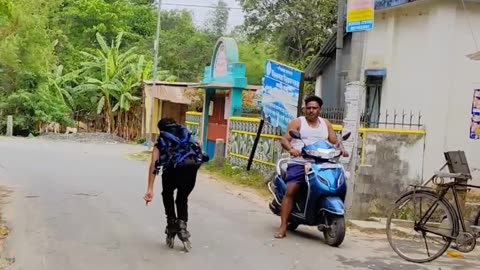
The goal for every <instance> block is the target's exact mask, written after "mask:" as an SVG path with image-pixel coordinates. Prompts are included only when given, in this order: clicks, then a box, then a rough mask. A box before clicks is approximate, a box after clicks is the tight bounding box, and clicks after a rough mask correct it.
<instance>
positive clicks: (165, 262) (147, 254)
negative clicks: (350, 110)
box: [0, 137, 480, 270]
mask: <svg viewBox="0 0 480 270" xmlns="http://www.w3.org/2000/svg"><path fill="white" fill-rule="evenodd" d="M141 150H143V149H142V148H141V147H139V146H131V145H120V144H117V145H107V144H82V143H71V142H69V143H67V142H54V141H47V140H40V139H7V138H1V137H0V181H1V182H0V183H2V184H5V185H7V186H8V187H10V188H12V189H13V190H14V193H13V194H12V197H11V202H10V203H9V204H8V205H7V206H6V209H5V211H6V214H5V216H4V218H5V219H7V222H8V225H9V226H10V227H11V234H10V236H9V238H8V242H7V246H8V247H7V252H8V255H10V256H14V257H15V263H14V264H13V265H12V266H10V267H9V269H14V270H44V269H45V270H64V269H69V270H77V269H78V270H80V269H82V270H85V269H86V270H90V269H103V270H110V269H111V270H127V269H129V270H130V269H142V270H148V269H174V268H176V269H195V270H220V269H221V270H223V269H230V270H237V269H238V270H240V269H241V270H245V269H255V270H263V269H265V270H267V269H268V270H271V269H279V270H283V269H285V270H290V269H305V270H307V269H312V270H313V269H315V270H317V269H407V270H423V269H460V268H462V269H480V267H479V265H478V264H477V265H476V264H475V263H478V260H477V258H478V257H475V256H474V255H472V254H470V255H467V256H466V259H452V258H443V259H441V260H439V261H436V262H434V263H431V264H425V265H415V264H410V263H407V262H405V261H402V260H401V259H398V257H397V256H396V255H395V254H394V253H393V252H392V251H391V249H390V248H389V246H388V244H387V242H386V241H385V240H384V239H383V237H376V238H375V237H368V238H367V237H366V236H360V235H351V234H350V235H347V238H346V240H345V242H344V244H343V245H342V246H341V247H340V248H331V247H329V246H327V245H325V244H323V242H322V241H321V240H322V238H321V236H320V234H319V233H318V232H317V231H315V230H311V229H309V228H300V229H299V232H297V233H290V234H289V235H288V237H287V238H285V239H282V240H274V239H273V234H274V232H275V229H276V228H277V226H278V221H279V220H278V218H277V217H275V216H273V215H272V214H271V213H270V212H269V210H268V207H267V205H266V204H261V203H259V201H258V200H253V199H248V198H251V196H248V197H247V198H246V197H245V196H239V193H241V192H242V191H239V188H237V187H232V186H227V185H226V184H223V183H219V182H217V181H214V180H212V179H209V177H207V176H205V175H201V176H200V177H199V180H198V184H197V186H196V189H195V190H194V192H193V194H192V196H191V200H190V223H189V229H190V231H191V233H192V238H191V240H192V243H193V250H192V251H191V253H188V254H187V253H183V252H182V251H181V248H180V246H179V245H177V246H176V248H175V249H173V250H172V249H168V248H167V247H166V245H165V242H164V238H165V237H164V233H163V230H164V227H165V220H164V215H163V206H162V203H161V194H160V190H161V184H160V182H157V185H156V197H155V200H154V202H153V204H150V205H149V206H148V207H147V206H145V203H144V201H143V199H142V197H143V195H144V192H145V188H146V170H147V163H145V162H140V161H133V160H129V159H128V158H126V154H128V153H135V152H139V151H141ZM477 255H478V254H477ZM440 266H441V267H440Z"/></svg>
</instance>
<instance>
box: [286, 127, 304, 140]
mask: <svg viewBox="0 0 480 270" xmlns="http://www.w3.org/2000/svg"><path fill="white" fill-rule="evenodd" d="M288 134H289V135H290V137H292V138H294V139H297V140H301V139H302V136H301V135H300V132H298V131H297V130H293V129H291V130H289V131H288Z"/></svg>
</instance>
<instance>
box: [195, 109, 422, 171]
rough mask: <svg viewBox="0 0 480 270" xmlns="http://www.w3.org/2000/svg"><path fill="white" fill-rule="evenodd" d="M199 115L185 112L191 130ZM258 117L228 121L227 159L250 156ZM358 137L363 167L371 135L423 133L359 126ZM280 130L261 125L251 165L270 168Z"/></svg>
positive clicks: (197, 124)
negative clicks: (366, 144) (255, 164)
mask: <svg viewBox="0 0 480 270" xmlns="http://www.w3.org/2000/svg"><path fill="white" fill-rule="evenodd" d="M201 116H202V114H201V113H198V112H187V126H188V127H189V128H191V129H194V128H195V127H196V128H197V129H198V127H200V126H201V125H200V122H201ZM259 124H260V119H259V118H249V117H230V118H229V136H228V137H229V139H228V148H227V156H228V157H229V158H234V159H236V160H240V161H242V162H246V161H247V160H248V159H249V153H250V150H251V148H252V146H253V141H254V139H255V137H256V135H257V130H258V125H259ZM333 129H334V130H335V131H336V132H341V131H342V129H343V127H342V126H341V125H333ZM359 133H360V134H359V135H360V149H361V152H360V164H361V165H363V164H365V142H366V138H367V136H368V134H370V133H383V134H399V135H422V136H425V135H426V132H425V131H424V130H403V129H383V128H365V127H361V128H360V130H359ZM281 135H282V134H280V133H279V131H278V130H277V129H275V128H273V127H271V126H269V125H268V124H265V125H264V128H263V132H262V134H261V135H260V141H259V145H258V146H257V151H256V154H255V158H254V160H253V161H254V163H255V162H256V163H258V165H260V167H264V166H267V167H273V166H275V161H276V160H277V159H278V158H279V157H280V155H281V154H282V153H283V152H284V150H283V149H282V148H281V146H280V143H279V142H278V141H279V140H280V139H281V138H282V136H281Z"/></svg>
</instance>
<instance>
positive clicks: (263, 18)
mask: <svg viewBox="0 0 480 270" xmlns="http://www.w3.org/2000/svg"><path fill="white" fill-rule="evenodd" d="M239 2H240V4H241V6H242V7H243V10H244V12H245V13H246V15H245V24H244V29H245V31H246V33H247V34H248V36H249V37H250V39H251V40H260V41H265V40H268V41H271V42H272V43H273V44H275V45H276V46H277V55H278V58H280V59H281V60H282V61H285V62H287V63H290V64H293V65H295V66H296V67H298V68H300V69H303V68H304V67H305V66H306V65H307V64H308V62H309V61H310V59H311V58H312V57H313V56H314V54H315V52H316V50H318V48H319V47H320V46H321V45H322V44H323V43H324V42H325V40H326V39H327V37H328V36H329V35H330V33H331V31H332V26H334V25H335V23H336V14H337V12H336V10H337V1H336V0H298V1H282V0H273V1H271V0H239Z"/></svg>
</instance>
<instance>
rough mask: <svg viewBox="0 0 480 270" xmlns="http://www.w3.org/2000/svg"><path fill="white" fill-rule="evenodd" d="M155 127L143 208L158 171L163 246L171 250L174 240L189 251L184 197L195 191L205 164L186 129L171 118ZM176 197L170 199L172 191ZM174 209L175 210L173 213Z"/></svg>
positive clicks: (149, 195) (197, 145) (198, 148)
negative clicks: (162, 206) (162, 209)
mask: <svg viewBox="0 0 480 270" xmlns="http://www.w3.org/2000/svg"><path fill="white" fill-rule="evenodd" d="M157 127H158V129H159V131H160V136H159V138H158V140H157V143H156V144H155V147H154V148H153V152H152V159H151V162H150V167H149V171H148V188H147V193H146V194H145V196H144V200H145V202H146V204H147V205H148V203H150V202H151V201H152V200H153V197H154V182H155V177H156V175H157V174H159V173H160V171H162V175H161V176H162V189H163V190H162V197H163V205H164V208H165V215H166V218H167V226H166V228H165V234H166V235H167V244H168V246H170V247H173V241H174V238H175V236H178V238H179V239H180V240H181V241H182V242H183V243H184V245H185V249H186V250H187V251H188V250H189V249H190V242H189V238H190V233H189V231H188V230H187V222H188V196H189V195H190V193H191V192H192V190H193V188H194V187H195V183H196V179H197V172H198V169H199V168H200V166H201V164H202V163H204V162H206V161H208V156H206V155H205V154H203V152H202V151H201V148H200V145H199V144H198V143H196V142H194V141H193V139H192V138H191V134H190V133H189V132H188V131H187V129H186V128H185V127H183V126H181V125H178V124H177V123H176V122H175V120H173V119H171V118H162V119H161V120H160V121H159V122H158V124H157ZM175 190H177V197H176V198H174V195H173V193H174V191H175ZM175 206H176V209H175Z"/></svg>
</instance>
